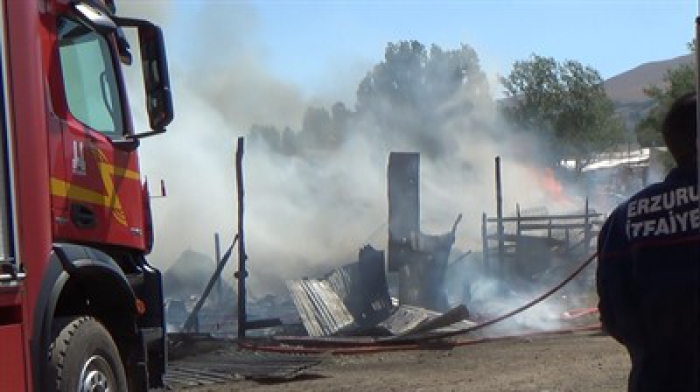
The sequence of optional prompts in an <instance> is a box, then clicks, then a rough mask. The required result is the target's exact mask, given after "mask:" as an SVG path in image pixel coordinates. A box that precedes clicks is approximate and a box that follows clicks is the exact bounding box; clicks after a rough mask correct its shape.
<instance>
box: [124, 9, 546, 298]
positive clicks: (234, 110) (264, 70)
mask: <svg viewBox="0 0 700 392" xmlns="http://www.w3.org/2000/svg"><path fill="white" fill-rule="evenodd" d="M173 3H174V2H172V3H168V2H159V1H154V2H144V1H125V0H122V1H121V2H120V6H119V7H120V10H119V11H120V14H123V15H134V16H140V17H145V18H149V19H151V20H153V21H154V22H156V23H158V24H161V25H162V26H163V28H164V31H165V34H166V39H167V44H168V51H169V54H170V70H171V82H172V85H173V92H174V100H175V108H176V118H175V121H174V123H173V124H172V126H170V127H169V131H168V133H166V134H165V135H162V136H158V137H156V138H153V139H146V140H144V141H143V143H142V146H143V147H142V150H141V151H142V168H143V172H144V174H145V175H147V176H148V178H149V180H150V182H151V190H152V192H154V193H157V192H156V190H157V186H154V184H156V183H157V181H158V180H160V179H161V178H162V179H164V180H165V181H166V184H167V188H168V196H167V198H164V199H154V200H153V202H152V205H153V213H154V219H155V230H156V248H155V250H154V252H153V254H152V257H151V260H152V261H153V262H154V263H155V264H156V265H157V266H158V267H161V268H167V267H168V266H170V264H171V263H172V261H173V260H175V259H176V258H177V257H178V256H179V255H180V254H181V253H182V252H183V251H184V250H186V249H193V250H196V251H198V252H202V253H209V254H211V253H213V234H214V232H220V233H221V234H222V238H224V239H226V238H228V239H231V238H232V237H233V235H234V234H235V231H236V220H237V216H236V200H235V182H234V181H235V175H234V154H235V140H236V138H237V137H239V136H244V135H245V134H246V133H247V131H248V129H249V128H250V126H251V125H252V124H271V125H276V126H278V127H279V128H282V127H284V126H287V125H288V126H290V127H291V128H292V129H298V128H299V127H300V123H301V118H302V116H303V113H304V111H305V110H306V108H307V107H308V106H309V105H310V104H312V103H313V102H309V100H308V99H307V98H305V96H304V94H303V93H302V90H301V89H300V88H298V87H297V86H293V85H291V84H289V83H286V82H285V81H283V80H279V79H277V78H276V77H274V76H273V75H272V74H271V73H270V72H269V71H268V67H267V66H266V60H265V54H264V48H262V47H261V44H260V42H259V41H258V40H257V38H256V28H257V26H256V23H257V18H256V15H255V9H254V8H253V7H252V6H250V5H246V4H245V3H241V2H211V3H208V2H202V3H189V2H183V3H180V4H179V5H178V6H177V7H175V6H174V5H173ZM377 56H378V58H377V61H379V60H380V56H381V54H380V53H378V54H377ZM487 71H488V70H487ZM359 82H360V81H359V80H358V81H357V83H356V84H355V86H356V85H357V84H359ZM131 89H132V91H139V86H138V85H137V84H136V83H135V82H133V80H132V83H131ZM471 98H473V92H472V91H466V89H465V91H463V92H461V94H458V95H457V96H456V97H455V102H451V103H450V104H451V105H459V104H460V101H461V100H466V99H471ZM132 101H133V104H134V106H139V105H141V102H140V101H138V99H136V98H132ZM333 101H334V98H333V97H328V102H333ZM493 105H494V103H493V101H492V100H491V99H484V100H483V101H478V102H476V108H475V110H473V111H472V114H470V115H469V116H464V117H461V118H456V119H455V120H454V121H452V122H451V123H450V124H447V125H446V126H445V129H430V130H426V132H439V133H440V134H442V135H444V136H445V138H446V140H449V145H450V146H451V147H452V148H451V152H450V154H449V155H445V156H442V157H438V158H436V159H428V158H426V157H422V158H421V203H422V206H421V208H422V212H421V216H422V229H423V231H424V232H426V233H441V232H445V231H447V230H449V229H450V227H451V225H452V223H453V221H454V219H455V217H456V216H457V214H458V213H462V214H463V219H462V223H461V224H460V226H459V229H458V231H457V240H456V243H455V248H457V249H460V250H463V251H466V250H468V249H472V250H475V251H480V249H481V237H480V236H481V214H482V213H483V212H487V213H488V214H489V215H494V212H495V183H494V157H495V156H497V155H501V156H502V170H503V191H504V198H505V199H504V206H505V209H506V211H507V212H510V211H513V210H514V208H515V203H516V202H518V203H520V204H521V205H523V206H525V207H527V206H543V205H548V206H549V207H550V208H551V207H552V203H551V198H550V197H551V195H550V194H548V193H547V191H546V190H543V189H542V188H541V187H539V186H536V185H537V184H538V181H539V178H538V177H539V171H538V170H535V169H533V165H534V164H531V163H526V162H525V161H526V159H525V158H528V157H530V156H532V155H541V154H544V153H545V152H543V151H541V150H540V148H539V144H538V143H537V142H535V141H532V140H526V139H520V138H518V137H516V136H513V135H510V134H509V133H508V132H507V131H506V130H505V129H504V128H503V127H502V126H501V125H499V120H498V118H497V115H496V111H495V108H494V106H493ZM139 107H140V106H139ZM137 123H138V124H140V126H141V127H145V124H147V123H146V121H145V119H144V118H143V116H142V115H139V116H138V117H137ZM362 124H363V129H357V130H354V132H350V134H351V135H352V136H350V137H348V138H347V139H346V141H345V143H344V144H343V146H342V148H340V149H339V150H336V151H333V153H332V155H329V154H327V153H319V156H318V157H313V158H308V157H307V159H301V158H298V157H290V156H283V155H280V154H277V153H276V152H274V151H272V150H270V149H269V147H268V146H267V145H265V144H264V143H262V142H261V143H252V142H249V143H247V144H246V153H245V158H244V165H245V166H244V167H245V191H246V198H245V226H246V232H245V234H246V247H247V251H248V254H249V257H250V259H249V263H248V264H249V271H250V273H251V279H250V283H249V286H250V288H251V291H252V292H253V294H256V295H261V294H264V293H265V292H280V291H282V290H284V289H283V287H284V283H283V282H284V280H285V279H294V278H300V277H303V276H316V275H317V274H319V273H323V272H327V271H328V270H330V269H331V268H333V267H336V266H339V265H342V264H345V263H348V262H352V261H354V260H355V259H356V257H357V251H358V250H359V249H360V248H361V247H362V246H364V245H365V244H366V243H368V242H370V243H372V244H373V245H374V246H375V247H376V248H379V249H385V248H386V228H385V227H384V228H383V229H382V227H383V226H384V225H385V224H386V222H387V210H388V209H387V196H386V195H387V190H386V165H387V161H388V156H389V153H390V152H391V151H407V150H408V151H411V150H415V149H416V146H415V145H414V144H402V143H401V141H400V140H398V141H397V140H392V141H391V142H389V141H387V140H384V139H383V137H382V134H381V132H377V131H373V125H372V124H371V122H367V123H362ZM224 242H227V241H226V240H224ZM224 246H227V244H224ZM234 261H235V260H232V262H230V264H235V263H234ZM230 270H231V268H229V270H228V272H227V275H228V278H229V279H230V278H231V275H232V274H231V271H230Z"/></svg>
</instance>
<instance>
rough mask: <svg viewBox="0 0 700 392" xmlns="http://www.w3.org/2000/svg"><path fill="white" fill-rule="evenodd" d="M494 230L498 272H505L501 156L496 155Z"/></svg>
mask: <svg viewBox="0 0 700 392" xmlns="http://www.w3.org/2000/svg"><path fill="white" fill-rule="evenodd" d="M496 219H497V222H496V231H497V233H498V266H499V267H498V272H499V273H501V274H502V273H503V272H505V243H504V238H503V235H504V229H503V190H502V187H501V157H496Z"/></svg>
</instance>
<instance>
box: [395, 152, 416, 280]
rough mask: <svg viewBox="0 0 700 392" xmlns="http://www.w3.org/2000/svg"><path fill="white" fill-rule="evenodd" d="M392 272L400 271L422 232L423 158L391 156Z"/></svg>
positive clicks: (406, 154)
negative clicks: (421, 173) (421, 175)
mask: <svg viewBox="0 0 700 392" xmlns="http://www.w3.org/2000/svg"><path fill="white" fill-rule="evenodd" d="M387 175H388V178H387V182H388V196H389V258H388V264H389V271H392V272H396V271H398V270H399V267H400V266H401V264H402V263H403V262H404V261H405V257H404V256H405V255H406V254H407V253H410V252H411V250H412V246H411V242H412V238H414V237H415V236H417V235H418V233H420V188H419V184H420V155H419V154H418V153H412V152H392V153H391V154H389V167H388V170H387Z"/></svg>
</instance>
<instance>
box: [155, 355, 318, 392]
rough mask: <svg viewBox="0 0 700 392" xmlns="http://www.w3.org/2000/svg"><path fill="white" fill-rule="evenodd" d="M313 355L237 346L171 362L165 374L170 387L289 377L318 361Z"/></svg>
mask: <svg viewBox="0 0 700 392" xmlns="http://www.w3.org/2000/svg"><path fill="white" fill-rule="evenodd" d="M319 363H321V360H320V359H318V358H314V357H309V356H300V355H284V354H271V353H262V352H256V351H247V350H237V349H234V348H231V349H228V350H224V351H218V352H215V353H210V354H204V355H197V356H196V357H194V358H192V359H182V360H176V361H172V362H169V363H168V370H167V374H166V376H165V381H166V385H167V386H168V387H169V389H170V390H180V389H186V388H188V387H192V386H198V385H211V384H220V383H225V382H230V381H235V380H243V379H252V380H289V379H292V378H294V377H296V376H298V375H299V374H301V373H302V372H304V371H305V370H307V369H309V368H311V367H313V366H316V365H318V364H319Z"/></svg>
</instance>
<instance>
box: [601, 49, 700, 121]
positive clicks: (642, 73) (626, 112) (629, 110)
mask: <svg viewBox="0 0 700 392" xmlns="http://www.w3.org/2000/svg"><path fill="white" fill-rule="evenodd" d="M694 62H695V59H694V56H693V55H691V54H688V55H685V56H679V57H675V58H672V59H669V60H662V61H653V62H648V63H644V64H642V65H640V66H638V67H635V68H632V69H630V70H629V71H625V72H623V73H621V74H619V75H616V76H613V77H611V78H609V79H607V80H606V81H605V91H606V92H607V94H608V96H609V97H610V99H612V101H613V102H614V103H615V109H616V111H617V112H618V113H619V114H620V115H621V116H622V118H623V119H624V120H625V123H626V125H627V128H628V129H630V130H632V129H634V125H636V124H637V122H638V121H639V120H640V119H641V118H642V117H643V116H644V114H645V113H646V112H647V110H649V109H650V108H651V107H652V105H653V102H652V101H651V100H650V99H649V97H647V96H646V95H645V94H644V89H645V88H647V87H649V86H653V85H656V86H659V85H662V84H663V83H664V76H666V73H667V72H668V71H669V70H671V69H673V68H676V67H678V66H680V65H682V64H693V63H694Z"/></svg>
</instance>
